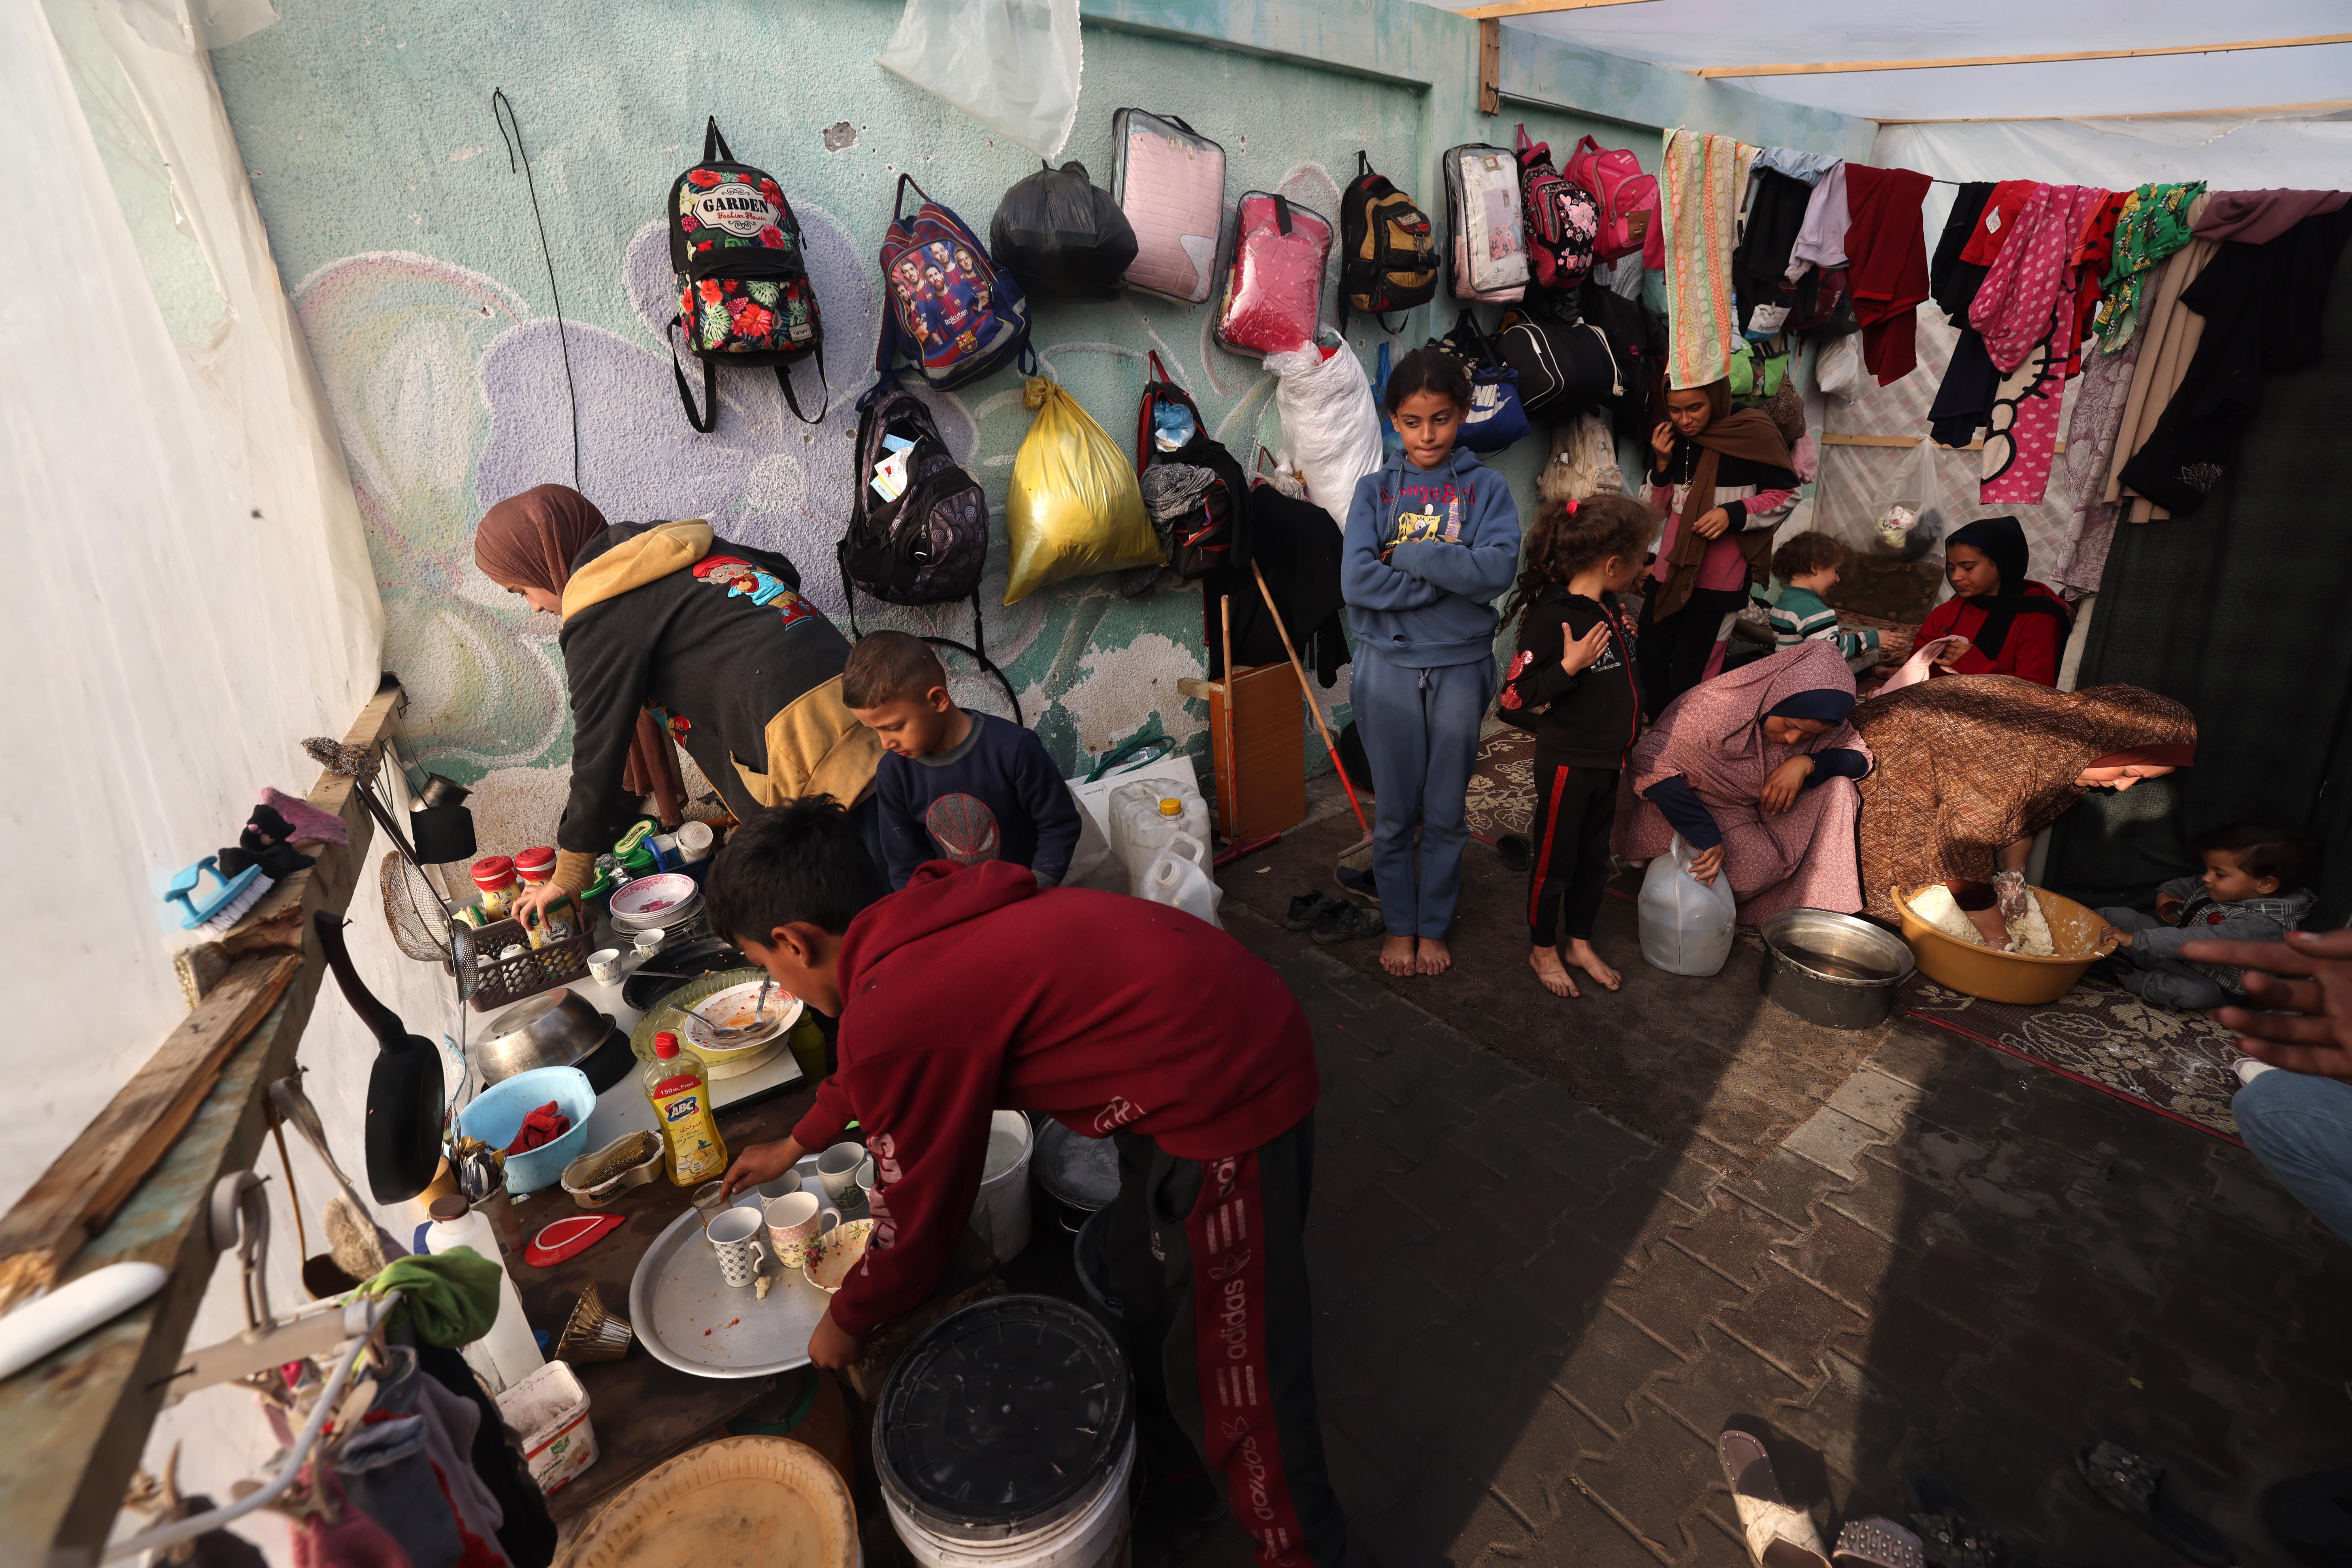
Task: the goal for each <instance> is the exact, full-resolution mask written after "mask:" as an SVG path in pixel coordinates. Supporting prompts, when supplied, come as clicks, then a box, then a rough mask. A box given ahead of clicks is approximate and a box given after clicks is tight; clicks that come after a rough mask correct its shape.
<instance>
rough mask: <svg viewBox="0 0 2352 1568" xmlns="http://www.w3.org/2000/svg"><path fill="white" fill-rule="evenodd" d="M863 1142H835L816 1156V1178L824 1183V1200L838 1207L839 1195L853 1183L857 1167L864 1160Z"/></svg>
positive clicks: (839, 1203) (864, 1149)
mask: <svg viewBox="0 0 2352 1568" xmlns="http://www.w3.org/2000/svg"><path fill="white" fill-rule="evenodd" d="M865 1159H866V1145H865V1144H863V1143H835V1145H834V1146H833V1147H832V1148H830V1149H827V1150H826V1151H825V1152H824V1153H822V1154H819V1155H818V1156H817V1157H816V1179H817V1180H818V1181H819V1182H820V1183H822V1184H824V1195H825V1198H826V1201H828V1202H830V1203H831V1204H833V1205H834V1206H835V1207H836V1208H838V1207H839V1206H840V1205H841V1196H842V1194H844V1193H846V1192H847V1191H849V1189H850V1187H851V1186H852V1185H853V1184H855V1183H856V1177H857V1167H858V1166H859V1165H860V1164H861V1163H864V1162H865Z"/></svg>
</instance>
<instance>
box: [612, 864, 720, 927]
mask: <svg viewBox="0 0 2352 1568" xmlns="http://www.w3.org/2000/svg"><path fill="white" fill-rule="evenodd" d="M701 896H702V889H700V888H699V887H698V886H696V885H695V880H694V879H693V878H691V877H688V876H687V875H685V874H684V873H682V872H678V871H667V872H664V873H662V874H661V875H659V876H654V877H639V878H638V879H636V880H635V881H634V882H631V883H630V884H628V885H627V886H626V887H625V888H623V889H621V890H620V891H619V892H617V893H614V895H613V901H612V906H611V908H612V910H613V913H614V915H616V916H618V915H625V916H627V917H628V918H629V919H631V920H633V921H646V920H647V919H649V918H650V917H652V916H654V915H661V914H667V913H668V912H669V911H670V910H675V909H679V908H681V907H683V906H684V905H686V904H687V903H688V902H690V901H692V900H697V899H699V898H700V897H701ZM655 923H656V924H658V923H659V922H658V921H656V922H655Z"/></svg>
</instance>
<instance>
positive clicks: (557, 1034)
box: [474, 985, 613, 1089]
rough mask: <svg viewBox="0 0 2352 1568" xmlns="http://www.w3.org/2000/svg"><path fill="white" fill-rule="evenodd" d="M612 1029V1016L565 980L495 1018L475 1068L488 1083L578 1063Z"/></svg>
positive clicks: (485, 1084)
mask: <svg viewBox="0 0 2352 1568" xmlns="http://www.w3.org/2000/svg"><path fill="white" fill-rule="evenodd" d="M612 1032H613V1020H612V1019H610V1018H608V1017H606V1016H604V1014H602V1013H599V1012H598V1011H597V1010H596V1008H595V1006H594V1005H593V1004H591V1003H590V1002H588V1001H587V1000H586V999H585V998H583V997H581V996H579V995H577V994H574V993H573V992H572V989H571V988H570V987H568V986H561V985H560V986H558V987H556V988H555V989H554V990H552V991H542V992H541V993H540V994H538V995H536V996H533V997H531V998H530V1000H529V1001H527V1002H518V1003H516V1004H515V1005H513V1006H511V1007H509V1008H508V1009H507V1010H506V1011H505V1012H503V1013H500V1014H499V1015H498V1016H496V1017H494V1018H492V1019H491V1020H490V1021H489V1023H488V1026H485V1027H484V1028H483V1030H482V1034H481V1037H480V1038H479V1039H478V1040H477V1041H476V1042H475V1044H474V1070H475V1071H476V1072H477V1073H478V1074H480V1076H481V1079H482V1087H484V1088H485V1089H487V1088H488V1087H489V1086H490V1085H491V1084H494V1083H498V1082H499V1081H501V1080H502V1079H510V1078H512V1077H514V1076H515V1075H516V1074H517V1073H522V1072H529V1071H530V1070H531V1069H532V1068H568V1067H577V1066H579V1065H580V1063H581V1062H582V1061H583V1060H585V1059H586V1058H587V1057H588V1055H589V1053H590V1052H592V1051H593V1050H594V1049H595V1048H596V1047H599V1046H601V1045H603V1044H604V1039H605V1037H606V1036H608V1035H610V1034H611V1033H612Z"/></svg>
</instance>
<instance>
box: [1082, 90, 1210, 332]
mask: <svg viewBox="0 0 2352 1568" xmlns="http://www.w3.org/2000/svg"><path fill="white" fill-rule="evenodd" d="M1111 142H1112V145H1113V146H1114V147H1115V148H1116V149H1117V152H1116V161H1115V162H1114V163H1113V164H1112V166H1111V184H1110V189H1111V196H1112V199H1114V200H1115V201H1117V202H1118V208H1119V211H1121V212H1122V213H1125V214H1126V215H1127V221H1128V223H1129V226H1132V227H1133V228H1134V230H1135V246H1136V252H1135V262H1134V265H1132V266H1130V267H1129V268H1128V269H1127V286H1128V287H1129V288H1130V289H1148V290H1150V292H1152V293H1154V294H1164V295H1166V296H1167V297H1168V298H1169V299H1171V300H1177V301H1179V302H1180V303H1182V304H1186V305H1198V304H1201V303H1202V302H1203V301H1204V300H1207V299H1208V297H1209V296H1210V294H1212V293H1213V292H1214V291H1215V289H1216V286H1217V236H1218V230H1219V229H1220V228H1221V227H1222V226H1223V222H1224V216H1225V150H1224V149H1223V147H1220V146H1218V145H1217V144H1216V143H1215V142H1212V141H1210V140H1209V139H1208V138H1207V137H1205V136H1202V135H1201V134H1200V133H1199V132H1195V131H1194V130H1193V129H1192V127H1191V126H1189V125H1187V124H1185V123H1184V122H1183V121H1181V120H1178V119H1175V118H1173V117H1170V118H1166V119H1163V118H1161V117H1160V116H1159V115H1157V114H1151V113H1149V112H1147V111H1145V110H1140V109H1122V110H1119V111H1118V113H1117V114H1115V115H1113V116H1112V117H1111Z"/></svg>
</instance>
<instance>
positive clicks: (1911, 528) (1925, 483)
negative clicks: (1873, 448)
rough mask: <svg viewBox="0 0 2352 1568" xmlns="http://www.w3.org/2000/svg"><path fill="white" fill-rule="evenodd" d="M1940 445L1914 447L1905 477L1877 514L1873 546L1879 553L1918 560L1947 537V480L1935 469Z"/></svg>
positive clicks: (1908, 559)
mask: <svg viewBox="0 0 2352 1568" xmlns="http://www.w3.org/2000/svg"><path fill="white" fill-rule="evenodd" d="M1941 449H1942V448H1940V447H1937V445H1936V443H1935V442H1933V441H1922V442H1920V443H1919V444H1918V445H1917V446H1916V447H1912V448H1911V459H1910V461H1909V462H1907V463H1906V464H1905V465H1904V466H1903V478H1902V479H1900V480H1898V481H1897V482H1896V484H1895V493H1894V495H1893V496H1891V497H1889V498H1888V500H1887V503H1886V505H1885V508H1884V509H1882V510H1880V512H1879V514H1878V524H1877V527H1876V529H1875V535H1876V536H1875V537H1874V539H1873V540H1872V541H1871V548H1872V549H1874V550H1875V551H1876V552H1878V553H1879V554H1881V555H1899V556H1901V557H1902V558H1903V559H1904V560H1906V561H1916V560H1918V559H1919V558H1920V557H1922V556H1924V555H1926V554H1927V552H1928V551H1929V550H1930V549H1932V548H1934V546H1935V544H1936V542H1937V540H1940V539H1941V538H1943V537H1944V484H1943V480H1942V479H1941V478H1940V477H1939V476H1938V475H1937V472H1936V454H1937V452H1938V451H1940V450H1941Z"/></svg>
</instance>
